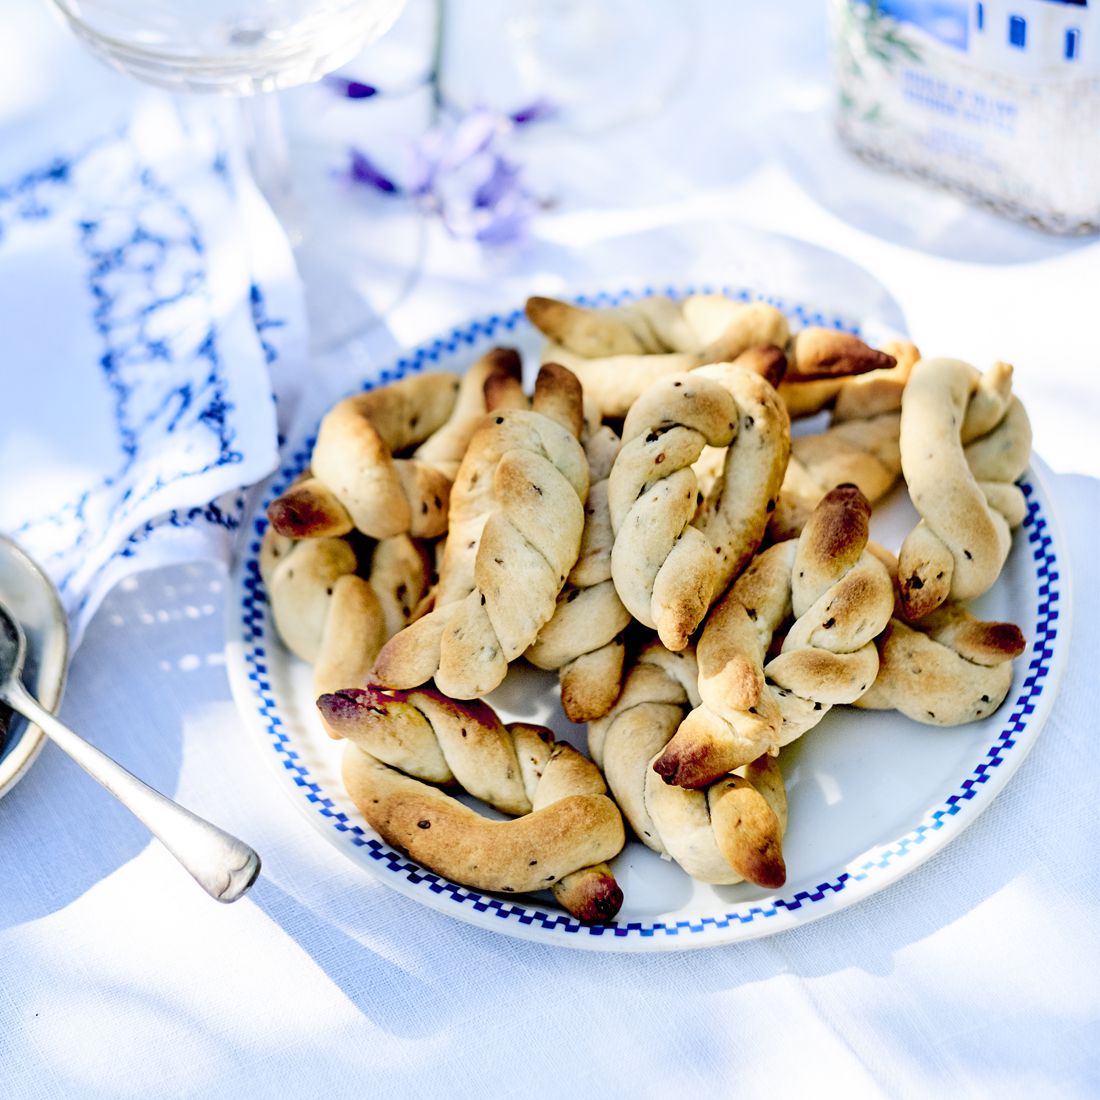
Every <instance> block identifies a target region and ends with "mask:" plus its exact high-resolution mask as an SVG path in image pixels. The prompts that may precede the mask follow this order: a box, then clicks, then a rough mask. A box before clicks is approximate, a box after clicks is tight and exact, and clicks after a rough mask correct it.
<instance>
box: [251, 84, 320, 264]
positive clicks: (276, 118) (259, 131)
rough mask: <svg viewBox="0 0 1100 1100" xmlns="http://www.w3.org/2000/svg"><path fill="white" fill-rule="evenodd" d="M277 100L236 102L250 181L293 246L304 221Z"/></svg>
mask: <svg viewBox="0 0 1100 1100" xmlns="http://www.w3.org/2000/svg"><path fill="white" fill-rule="evenodd" d="M277 96H278V93H277V92H257V93H256V94H255V95H248V96H241V97H240V98H239V99H238V101H237V102H238V103H239V104H240V111H241V132H242V135H243V138H244V145H245V153H246V155H247V157H248V166H249V168H250V169H251V171H252V178H253V179H254V180H255V181H256V186H257V187H259V189H260V190H261V191H262V192H263V195H264V198H266V199H267V201H268V202H269V203H270V204H271V209H272V210H274V212H275V216H276V217H277V218H278V219H279V221H280V222H281V223H282V226H283V229H284V230H285V231H286V233H287V236H288V237H289V238H290V242H291V244H292V245H295V246H296V245H298V244H300V243H301V240H302V234H303V229H304V222H305V218H304V214H303V211H302V209H301V204H300V203H299V201H298V198H297V195H296V193H295V189H294V177H293V174H292V173H291V170H290V146H289V145H288V144H287V139H286V130H285V128H284V126H283V113H282V108H281V105H280V103H279V100H278V98H277Z"/></svg>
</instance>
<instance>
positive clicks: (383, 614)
mask: <svg viewBox="0 0 1100 1100" xmlns="http://www.w3.org/2000/svg"><path fill="white" fill-rule="evenodd" d="M358 566H359V561H358V556H357V554H356V552H355V550H354V549H353V548H352V546H351V545H350V543H348V542H347V541H346V540H344V539H328V538H319V539H302V540H300V541H297V542H296V541H294V540H293V539H288V538H286V537H285V536H284V535H280V534H278V533H277V532H276V531H275V530H274V528H272V527H270V526H269V527H268V528H267V530H266V531H265V532H264V537H263V542H262V543H261V546H260V576H261V578H262V580H263V582H264V587H265V589H266V591H267V598H268V602H269V603H270V605H271V614H272V619H273V621H274V623H275V630H276V632H277V633H278V635H279V637H280V638H281V639H282V640H283V643H284V644H285V645H286V647H287V648H288V649H289V650H290V651H291V652H292V653H293V654H294V655H295V656H296V657H299V658H301V659H302V660H303V661H305V662H306V663H307V664H311V665H313V691H314V695H315V696H317V695H320V694H322V693H323V692H326V691H334V690H336V689H337V688H343V687H353V686H356V685H358V684H362V683H364V682H365V681H366V677H367V673H368V672H369V671H370V667H371V665H372V664H373V663H374V659H375V657H376V656H377V655H378V651H379V650H380V649H381V648H382V645H383V644H384V643H385V641H386V639H387V638H389V637H391V636H392V635H394V634H396V633H397V631H399V630H400V629H401V628H402V627H404V626H406V625H407V624H408V623H409V622H410V621H411V620H412V618H413V617H414V616H415V614H416V612H417V609H418V607H419V604H420V601H421V600H422V599H423V598H424V596H425V594H426V593H427V589H428V582H429V575H430V566H429V562H428V557H427V554H426V553H425V551H424V548H423V547H422V546H421V545H419V544H417V543H415V542H413V540H412V539H410V538H409V537H408V536H407V535H397V536H395V537H394V538H392V539H383V540H382V541H381V542H379V543H378V544H377V545H376V546H375V547H374V551H373V553H372V555H371V558H370V565H369V576H370V579H369V580H367V579H364V578H363V577H361V576H358V575H356V570H357V568H358Z"/></svg>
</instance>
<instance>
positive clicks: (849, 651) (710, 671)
mask: <svg viewBox="0 0 1100 1100" xmlns="http://www.w3.org/2000/svg"><path fill="white" fill-rule="evenodd" d="M869 520H870V506H869V505H868V503H867V501H866V499H865V498H864V497H863V495H862V494H861V493H860V492H859V490H858V489H856V488H855V487H854V486H841V487H839V488H837V489H834V490H832V491H831V492H830V493H828V494H827V495H826V496H825V498H824V499H823V500H822V502H821V503H820V504H819V505H818V507H817V508H816V509H815V510H814V513H813V514H812V515H811V517H810V520H809V522H808V523H807V524H806V527H805V529H804V530H803V532H802V534H801V536H800V537H799V538H798V539H797V540H789V541H787V542H783V543H779V544H777V545H775V546H772V547H770V548H769V549H767V550H765V551H764V552H763V553H761V554H759V555H757V557H756V558H754V559H753V561H752V562H751V563H750V565H749V567H748V569H746V570H745V572H744V573H743V574H742V575H741V577H740V578H739V579H738V580H737V581H736V582H735V583H734V585H733V587H732V588H731V589H730V591H729V592H728V593H727V594H726V596H725V597H723V599H722V600H720V601H719V602H718V604H716V605H715V607H714V609H713V610H712V611H711V613H710V615H709V616H708V618H707V622H706V625H705V626H704V628H703V633H702V636H701V638H700V640H699V647H698V657H699V692H700V696H701V698H702V702H701V704H700V705H699V706H697V707H696V708H695V709H694V710H693V711H692V712H691V713H690V714H689V715H688V716H687V717H686V718H685V719H684V721H683V723H682V724H681V725H680V728H679V729H678V731H677V732H676V735H675V737H673V738H672V740H671V741H670V742H669V744H668V746H667V747H666V748H665V750H664V752H662V754H661V756H660V757H659V758H658V759H657V760H656V762H655V763H654V770H655V771H656V772H657V773H658V774H659V775H661V777H662V778H663V779H664V780H665V782H667V783H675V784H677V785H679V786H685V787H702V786H706V785H708V784H710V783H713V782H714V781H715V780H716V779H717V778H718V777H719V776H721V775H722V774H724V773H725V772H728V771H731V770H733V769H734V768H737V767H739V766H741V765H743V764H746V763H748V762H749V761H751V760H755V759H756V758H757V757H758V756H760V755H761V754H762V753H769V754H772V755H774V754H775V753H777V752H778V751H779V749H780V747H781V746H783V745H786V744H788V743H790V742H791V741H793V740H794V739H795V738H797V737H800V736H801V735H802V734H803V733H805V732H806V731H807V730H808V729H811V728H813V726H815V725H816V724H817V723H818V722H820V720H821V719H822V718H823V717H824V716H825V714H826V713H828V711H829V709H830V707H832V706H833V705H835V704H837V703H850V702H853V701H854V700H855V699H858V698H859V696H860V695H862V694H863V692H865V691H866V690H867V688H869V687H870V685H871V683H872V682H873V680H874V678H875V675H876V673H877V671H878V654H877V651H876V649H875V646H874V642H873V639H874V638H875V637H876V636H877V635H878V634H879V633H880V632H881V631H882V630H883V628H884V627H885V626H886V623H887V622H888V621H889V619H890V614H891V612H892V610H893V588H892V585H891V581H890V576H889V573H888V572H887V570H886V567H885V566H884V565H883V564H882V562H881V561H879V560H878V558H876V557H875V556H874V555H873V554H871V553H869V552H868V551H867V550H866V547H867V539H868V531H869ZM792 614H793V616H794V623H793V625H792V626H791V628H790V630H789V631H788V632H787V634H786V637H785V638H784V640H783V645H782V647H781V650H780V652H779V654H778V655H777V656H775V657H772V658H771V659H769V658H768V653H769V649H770V647H771V644H772V637H773V635H774V634H775V633H776V631H777V630H779V628H780V627H781V625H782V624H783V623H784V622H785V620H786V619H787V618H788V616H790V615H792Z"/></svg>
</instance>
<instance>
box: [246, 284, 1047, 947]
mask: <svg viewBox="0 0 1100 1100" xmlns="http://www.w3.org/2000/svg"><path fill="white" fill-rule="evenodd" d="M696 289H698V290H699V291H701V292H704V293H709V292H712V290H713V289H714V288H711V287H699V288H694V287H688V288H685V287H682V286H681V287H656V288H655V287H647V288H645V290H644V291H642V292H641V294H640V295H639V294H636V293H634V292H631V291H625V292H622V293H620V294H599V295H595V296H592V297H583V296H581V297H578V298H577V299H576V300H577V301H578V302H579V303H580V304H583V305H600V306H613V305H617V304H619V303H620V302H622V301H626V300H628V299H631V298H634V297H638V296H643V295H652V294H655V293H663V294H668V295H670V296H674V297H679V296H684V295H687V294H691V293H695V292H696ZM718 289H720V290H721V291H722V292H723V293H726V294H728V295H729V296H731V297H734V298H738V299H740V300H743V301H748V300H751V299H752V298H753V297H755V296H754V295H752V294H750V293H749V292H748V291H745V290H740V289H731V288H728V287H721V288H718ZM765 300H768V301H770V302H772V304H774V305H776V306H777V307H778V308H780V309H782V310H783V311H784V312H785V313H787V315H788V316H789V317H791V318H794V319H797V320H798V321H799V322H800V323H801V324H804V325H806V324H815V325H826V326H830V327H835V328H839V329H845V330H847V331H853V332H858V328H857V326H855V325H852V324H849V323H846V322H845V321H843V320H841V319H838V318H827V317H825V316H823V315H822V314H821V313H820V312H816V311H812V310H808V309H806V308H805V307H803V306H801V305H799V304H797V303H788V302H783V301H781V300H778V299H765ZM524 323H526V322H525V320H524V317H523V313H522V311H521V310H515V311H513V312H512V313H508V314H494V315H492V316H490V317H488V318H486V319H483V320H478V321H473V322H471V323H470V324H468V325H465V326H462V327H460V328H456V329H454V330H453V331H452V332H451V333H449V334H448V335H447V336H446V337H442V338H440V339H436V340H433V341H431V342H430V343H427V344H424V345H422V346H421V347H419V348H417V349H416V350H415V351H413V352H412V353H410V355H409V356H408V357H406V358H402V359H399V360H398V361H397V363H396V364H395V365H394V366H393V367H392V368H389V369H387V370H383V371H381V372H380V374H379V377H378V380H377V381H378V383H385V382H387V381H391V380H394V379H397V378H401V377H403V376H404V375H406V374H408V373H410V372H415V371H419V370H422V369H424V367H425V366H428V365H430V364H433V363H436V362H438V361H439V359H440V358H441V357H442V356H444V355H447V354H452V353H454V352H456V351H458V350H460V349H462V348H465V347H473V346H474V345H476V344H479V343H482V342H483V341H487V340H492V339H493V338H494V337H496V338H498V339H499V338H500V335H501V333H502V332H511V331H513V330H514V329H515V328H516V327H517V326H518V325H520V324H524ZM370 385H371V384H370V383H367V384H366V385H365V386H364V388H365V389H369V388H370ZM313 443H314V438H313V437H311V438H309V439H307V440H306V441H305V442H304V443H303V444H302V446H301V447H300V448H299V449H298V450H297V451H295V452H294V453H293V454H292V455H291V456H290V458H289V460H288V461H287V463H286V465H285V466H284V467H283V469H282V470H281V471H280V473H279V476H278V478H277V479H276V483H275V484H274V485H272V486H271V489H270V494H269V496H268V498H267V500H265V502H264V504H265V506H266V504H267V503H268V501H270V499H272V498H273V497H275V496H277V495H278V494H279V493H280V492H282V491H283V489H285V488H286V486H287V485H288V484H289V483H290V482H291V481H292V480H293V479H294V477H296V476H297V475H298V473H299V472H300V471H301V470H303V469H304V468H305V467H306V465H307V464H308V462H309V457H310V454H311V452H312V449H313ZM1022 488H1023V492H1024V494H1025V496H1026V497H1027V499H1028V515H1027V519H1026V520H1025V521H1024V525H1023V529H1024V530H1025V531H1026V532H1027V539H1028V543H1029V546H1030V547H1031V554H1032V558H1033V561H1034V563H1035V568H1036V579H1037V582H1038V600H1039V604H1038V614H1037V626H1036V636H1035V640H1034V642H1033V643H1032V647H1031V654H1032V656H1031V659H1030V662H1029V665H1028V674H1027V676H1026V677H1025V679H1024V681H1023V684H1022V686H1021V689H1020V692H1019V694H1018V695H1017V697H1016V698H1015V700H1014V701H1013V703H1012V711H1011V713H1010V714H1009V716H1008V718H1007V719H1006V721H1005V725H1004V727H1003V728H1002V729H1001V731H1000V732H999V733H998V734H997V735H996V736H995V737H994V739H993V741H992V743H991V744H990V746H989V749H988V751H987V752H986V754H985V759H984V760H983V761H982V762H981V763H979V764H978V765H976V767H975V768H974V771H973V773H972V774H971V775H970V776H968V777H967V778H966V779H964V780H963V781H962V783H961V784H960V786H959V788H958V789H957V790H956V791H954V792H953V793H952V794H951V795H950V796H949V797H948V798H947V799H946V801H945V802H944V804H943V805H942V806H940V807H938V808H937V809H935V810H934V811H933V812H932V813H931V814H930V815H929V817H928V818H927V819H926V820H925V821H924V822H923V823H922V824H920V825H919V826H917V827H916V828H915V829H914V830H913V831H912V832H911V833H909V834H908V835H907V836H905V837H902V838H901V839H900V840H899V841H898V842H897V843H896V844H894V845H892V846H891V847H889V848H887V849H885V850H883V851H882V852H879V853H878V854H876V856H875V858H874V859H872V860H868V861H867V862H866V863H864V864H863V865H861V866H860V867H859V868H857V869H856V870H854V871H852V872H843V873H841V874H839V875H837V877H836V878H835V879H832V880H830V881H826V882H822V883H819V884H818V885H816V886H815V887H814V888H813V889H811V890H801V891H797V892H796V893H794V894H792V895H791V896H790V897H779V898H775V899H773V900H772V901H771V902H770V903H769V904H766V905H746V906H742V907H739V908H737V909H735V910H733V911H731V912H728V913H726V914H724V915H722V916H720V917H704V918H701V919H700V920H698V921H678V922H676V923H674V924H673V923H664V922H660V921H658V922H654V923H652V924H647V923H642V922H637V921H632V922H627V923H620V922H617V921H613V922H611V923H608V924H603V925H585V924H581V923H580V922H579V921H577V920H574V919H573V918H572V917H570V916H569V915H568V914H564V913H550V912H547V911H545V910H543V909H540V908H537V907H536V906H533V905H532V906H527V905H523V904H519V903H516V902H513V901H504V900H501V899H498V898H493V897H488V896H485V895H483V894H480V893H478V892H477V891H476V890H472V889H469V888H467V887H463V886H459V885H457V884H455V883H452V882H449V881H447V880H446V879H442V878H440V877H439V876H438V875H436V874H434V873H432V872H431V871H427V870H425V869H424V868H422V867H420V866H418V865H417V864H415V863H413V862H412V861H411V860H409V859H408V858H407V857H404V856H401V855H400V854H399V853H397V852H395V851H393V850H392V849H391V848H389V847H388V846H387V845H386V844H384V843H383V842H381V841H379V840H378V839H376V838H375V837H373V836H371V835H368V833H367V832H366V831H365V830H364V829H363V828H362V827H361V826H360V825H358V824H356V823H355V822H354V821H353V820H351V819H350V818H349V817H348V815H347V814H345V813H344V812H343V811H341V810H339V809H337V807H336V804H335V802H334V801H333V799H331V798H330V797H328V795H327V794H326V793H325V790H324V789H323V788H322V786H321V785H320V784H319V783H317V782H316V781H315V780H314V779H313V778H312V776H311V774H310V770H309V768H308V766H307V765H306V764H304V763H303V762H302V760H301V758H300V756H299V753H298V752H297V751H296V749H295V748H294V742H293V740H292V737H291V734H290V733H288V732H287V729H286V726H285V724H284V720H283V717H282V715H281V713H280V707H279V704H278V702H277V700H276V697H275V693H274V689H273V686H272V682H271V680H270V678H269V669H268V663H267V652H266V648H265V646H266V644H267V638H268V636H269V626H268V619H267V610H266V597H265V594H264V590H263V585H262V582H261V580H260V573H259V559H258V555H259V550H260V539H261V538H262V535H263V532H264V529H265V526H266V519H264V518H262V517H261V518H258V519H257V520H256V521H255V523H254V527H253V536H254V537H253V538H252V540H251V541H250V544H249V547H248V555H247V558H246V560H245V562H244V566H243V593H242V596H241V628H242V634H241V637H242V639H243V641H244V642H245V653H244V659H245V663H246V665H247V668H248V672H247V678H248V681H249V683H250V685H251V695H252V702H253V704H254V705H255V707H256V709H257V712H258V713H259V715H260V717H261V718H262V720H263V723H264V725H265V728H266V732H267V735H268V737H269V738H270V744H271V747H272V749H273V750H274V751H275V753H276V754H277V755H278V757H279V759H280V760H281V762H282V765H283V767H284V768H285V769H286V770H287V772H288V773H290V775H291V777H292V780H293V782H294V784H295V785H296V786H297V787H298V788H299V789H300V790H301V791H302V793H303V795H304V797H305V799H306V800H307V802H308V803H310V804H311V805H312V806H313V807H314V808H315V809H316V811H317V812H318V813H319V814H321V815H322V817H324V818H325V819H326V821H328V822H329V823H330V824H331V825H332V827H333V828H334V829H335V830H336V831H337V832H339V833H340V834H342V835H343V836H345V837H346V838H347V839H348V841H349V842H350V843H351V844H352V845H354V846H355V847H357V848H360V849H363V850H364V851H365V852H366V853H367V854H368V855H369V856H370V858H371V859H372V860H376V861H377V862H378V863H379V864H380V865H381V866H382V867H384V868H385V870H386V872H387V873H390V874H394V875H396V876H398V877H399V878H400V879H402V880H403V881H404V882H407V883H409V884H411V885H413V886H416V887H423V889H425V890H427V891H430V892H431V893H432V894H435V895H437V896H441V897H446V898H448V899H449V900H451V901H453V902H455V903H456V904H457V905H459V906H469V907H470V908H471V909H473V910H475V911H477V912H479V913H492V914H493V915H494V916H496V917H499V918H500V919H501V920H504V921H511V922H516V923H518V924H521V925H526V926H531V925H534V926H537V927H539V928H542V929H546V930H548V931H551V932H561V933H567V934H572V935H579V936H581V937H595V938H599V937H608V938H624V937H635V938H641V939H651V938H653V937H656V936H663V937H678V936H683V937H684V938H685V939H686V938H688V937H690V936H692V935H693V934H695V935H699V934H702V935H706V934H707V933H713V932H715V931H719V930H722V929H728V928H730V927H736V926H743V925H751V924H753V923H758V922H763V921H766V920H769V919H772V918H776V917H779V916H781V915H784V914H788V913H791V912H796V911H799V910H801V909H803V908H804V907H808V906H812V905H814V904H816V903H821V902H823V901H825V900H826V899H828V898H831V897H834V896H836V895H840V894H843V893H844V891H845V890H850V889H851V888H852V887H853V886H854V885H855V884H857V883H861V882H864V881H866V880H868V879H871V878H874V877H876V876H878V875H880V874H881V873H882V872H883V871H885V870H886V869H892V868H893V867H894V866H895V865H896V864H897V863H898V861H899V860H902V859H904V858H905V857H906V856H908V855H911V854H912V853H914V852H915V851H916V850H917V849H919V848H920V846H921V845H922V844H924V843H925V842H926V841H927V840H928V839H929V838H930V837H931V836H933V835H934V834H935V833H936V832H937V830H939V829H942V828H943V827H944V825H945V824H946V823H947V822H948V821H950V820H951V819H952V818H954V817H956V816H957V815H958V814H960V813H962V812H963V811H964V810H965V809H966V808H967V806H968V805H969V804H970V802H971V800H972V799H973V798H974V797H975V795H976V794H977V793H978V791H979V789H980V787H981V785H982V784H984V783H986V782H988V781H989V779H990V778H991V777H992V776H993V775H994V773H995V769H996V768H998V767H999V766H1000V765H1001V764H1002V763H1004V762H1005V760H1006V759H1007V758H1009V756H1010V754H1011V752H1012V750H1013V749H1014V748H1015V747H1016V745H1017V743H1018V741H1019V738H1020V734H1021V733H1023V732H1024V731H1025V730H1026V728H1027V725H1028V719H1029V716H1030V715H1031V714H1033V712H1034V710H1035V705H1036V700H1037V699H1038V698H1039V696H1040V695H1041V694H1042V691H1043V688H1044V683H1045V680H1046V677H1047V675H1048V673H1049V671H1050V663H1051V659H1052V657H1053V654H1054V648H1053V646H1054V641H1055V639H1056V638H1057V635H1058V617H1059V610H1058V603H1059V600H1060V590H1059V585H1058V581H1059V573H1058V567H1057V559H1056V555H1055V550H1054V546H1053V540H1052V538H1051V536H1050V533H1049V530H1048V526H1047V521H1046V519H1045V518H1044V517H1043V515H1042V514H1041V511H1040V507H1039V503H1038V501H1037V500H1036V499H1035V491H1034V489H1033V487H1032V486H1031V485H1029V484H1026V483H1025V484H1024V485H1023V486H1022Z"/></svg>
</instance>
